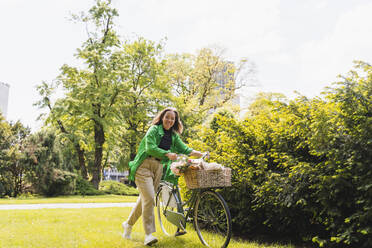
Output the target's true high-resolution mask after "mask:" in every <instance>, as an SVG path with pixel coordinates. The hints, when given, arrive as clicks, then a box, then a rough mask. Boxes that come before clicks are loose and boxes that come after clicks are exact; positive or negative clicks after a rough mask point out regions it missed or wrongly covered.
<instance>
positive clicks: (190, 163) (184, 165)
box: [170, 157, 224, 176]
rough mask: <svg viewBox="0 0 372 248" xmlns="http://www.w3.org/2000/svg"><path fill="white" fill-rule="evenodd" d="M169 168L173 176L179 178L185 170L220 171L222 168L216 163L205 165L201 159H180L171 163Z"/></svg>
mask: <svg viewBox="0 0 372 248" xmlns="http://www.w3.org/2000/svg"><path fill="white" fill-rule="evenodd" d="M170 168H171V171H172V172H173V174H175V175H177V176H180V175H181V174H182V173H185V171H186V170H187V169H192V170H222V169H223V168H224V167H223V166H222V165H220V164H218V163H207V162H205V161H203V160H202V159H187V158H185V157H181V158H180V159H179V160H177V161H176V162H173V163H172V164H171V167H170Z"/></svg>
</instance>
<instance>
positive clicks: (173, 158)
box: [165, 152, 177, 161]
mask: <svg viewBox="0 0 372 248" xmlns="http://www.w3.org/2000/svg"><path fill="white" fill-rule="evenodd" d="M165 156H167V157H168V158H169V159H170V160H173V161H174V160H177V154H176V153H173V152H170V153H167V154H165Z"/></svg>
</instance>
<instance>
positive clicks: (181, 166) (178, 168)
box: [170, 156, 191, 176]
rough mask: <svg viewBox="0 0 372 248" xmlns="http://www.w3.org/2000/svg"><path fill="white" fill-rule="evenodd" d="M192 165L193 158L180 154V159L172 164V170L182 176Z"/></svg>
mask: <svg viewBox="0 0 372 248" xmlns="http://www.w3.org/2000/svg"><path fill="white" fill-rule="evenodd" d="M190 165H191V160H190V159H187V157H185V156H179V157H178V159H177V160H176V161H175V162H173V163H172V164H171V167H170V169H171V171H172V172H173V174H175V175H177V176H180V175H181V174H182V173H184V172H185V171H186V170H187V169H188V168H189V166H190Z"/></svg>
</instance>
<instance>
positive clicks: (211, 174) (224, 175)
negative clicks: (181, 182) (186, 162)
mask: <svg viewBox="0 0 372 248" xmlns="http://www.w3.org/2000/svg"><path fill="white" fill-rule="evenodd" d="M184 177H185V181H186V186H187V188H189V189H197V188H213V187H228V186H231V169H230V168H223V169H222V170H192V169H188V170H187V171H186V172H185V173H184Z"/></svg>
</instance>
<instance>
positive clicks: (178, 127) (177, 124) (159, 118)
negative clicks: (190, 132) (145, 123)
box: [152, 108, 183, 134]
mask: <svg viewBox="0 0 372 248" xmlns="http://www.w3.org/2000/svg"><path fill="white" fill-rule="evenodd" d="M168 111H172V112H174V114H175V115H176V118H175V120H174V124H173V126H172V130H173V131H175V132H176V133H178V134H181V133H182V132H183V125H182V122H181V119H180V115H179V114H178V111H177V109H175V108H166V109H163V110H162V111H161V112H160V113H158V114H157V115H156V116H155V118H154V119H153V120H152V124H153V125H160V124H163V117H164V115H165V114H166V113H167V112H168Z"/></svg>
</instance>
